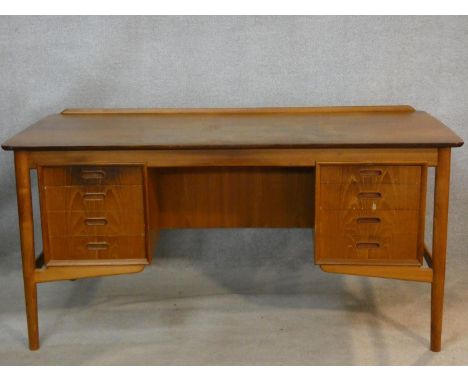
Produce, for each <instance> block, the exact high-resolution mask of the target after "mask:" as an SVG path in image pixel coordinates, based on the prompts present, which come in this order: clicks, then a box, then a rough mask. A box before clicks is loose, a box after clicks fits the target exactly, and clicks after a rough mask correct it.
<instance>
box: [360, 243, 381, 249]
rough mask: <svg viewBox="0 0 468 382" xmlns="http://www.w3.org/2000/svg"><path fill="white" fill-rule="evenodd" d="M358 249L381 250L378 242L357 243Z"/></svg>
mask: <svg viewBox="0 0 468 382" xmlns="http://www.w3.org/2000/svg"><path fill="white" fill-rule="evenodd" d="M356 248H357V249H375V248H380V243H379V242H378V241H374V242H366V241H361V242H359V243H356Z"/></svg>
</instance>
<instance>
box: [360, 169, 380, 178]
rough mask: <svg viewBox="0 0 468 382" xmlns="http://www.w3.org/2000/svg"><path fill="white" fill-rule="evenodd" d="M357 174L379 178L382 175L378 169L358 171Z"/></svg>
mask: <svg viewBox="0 0 468 382" xmlns="http://www.w3.org/2000/svg"><path fill="white" fill-rule="evenodd" d="M359 173H360V174H361V175H362V176H380V175H382V173H383V171H382V170H380V169H375V170H374V169H361V170H359Z"/></svg>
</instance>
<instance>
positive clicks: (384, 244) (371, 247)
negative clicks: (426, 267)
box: [318, 232, 419, 265]
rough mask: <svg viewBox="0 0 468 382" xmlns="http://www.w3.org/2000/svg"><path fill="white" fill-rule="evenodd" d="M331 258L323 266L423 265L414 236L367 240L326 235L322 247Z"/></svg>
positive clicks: (382, 236) (369, 237)
mask: <svg viewBox="0 0 468 382" xmlns="http://www.w3.org/2000/svg"><path fill="white" fill-rule="evenodd" d="M318 245H319V246H320V247H321V248H320V249H319V251H321V252H323V251H326V253H327V256H326V257H325V258H323V259H322V261H320V264H374V265H387V264H391V265H419V262H417V259H416V256H415V253H416V251H417V237H416V235H414V234H404V233H399V234H397V233H391V232H387V233H383V234H379V235H372V234H368V235H365V236H361V235H353V234H352V233H351V232H346V233H344V234H341V235H340V236H339V237H338V236H336V235H330V234H328V235H324V236H322V239H321V242H320V243H319V244H318Z"/></svg>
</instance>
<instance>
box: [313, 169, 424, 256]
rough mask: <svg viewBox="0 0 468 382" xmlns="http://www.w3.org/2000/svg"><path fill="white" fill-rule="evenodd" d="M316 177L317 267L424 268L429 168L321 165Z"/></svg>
mask: <svg viewBox="0 0 468 382" xmlns="http://www.w3.org/2000/svg"><path fill="white" fill-rule="evenodd" d="M317 176H318V178H317V182H316V186H317V190H316V191H317V198H316V221H315V230H316V231H315V261H316V263H317V264H374V265H377V264H379V265H385V264H388V265H420V264H421V261H422V250H421V248H422V246H423V245H422V243H423V241H422V240H423V239H422V238H423V234H424V232H423V227H424V225H423V217H424V202H425V195H423V192H425V187H424V183H425V182H426V168H425V167H424V166H422V165H409V166H406V165H388V164H385V165H368V164H363V165H359V164H350V165H346V164H319V165H318V171H317Z"/></svg>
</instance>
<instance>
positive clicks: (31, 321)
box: [15, 151, 39, 350]
mask: <svg viewBox="0 0 468 382" xmlns="http://www.w3.org/2000/svg"><path fill="white" fill-rule="evenodd" d="M15 172H16V193H17V198H18V217H19V229H20V239H21V258H22V262H23V280H24V296H25V300H26V317H27V321H28V337H29V349H31V350H37V349H39V325H38V316H37V288H36V282H35V280H34V268H35V251H34V221H33V208H32V196H31V179H30V173H29V166H28V158H27V153H26V152H23V151H17V152H15Z"/></svg>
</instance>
